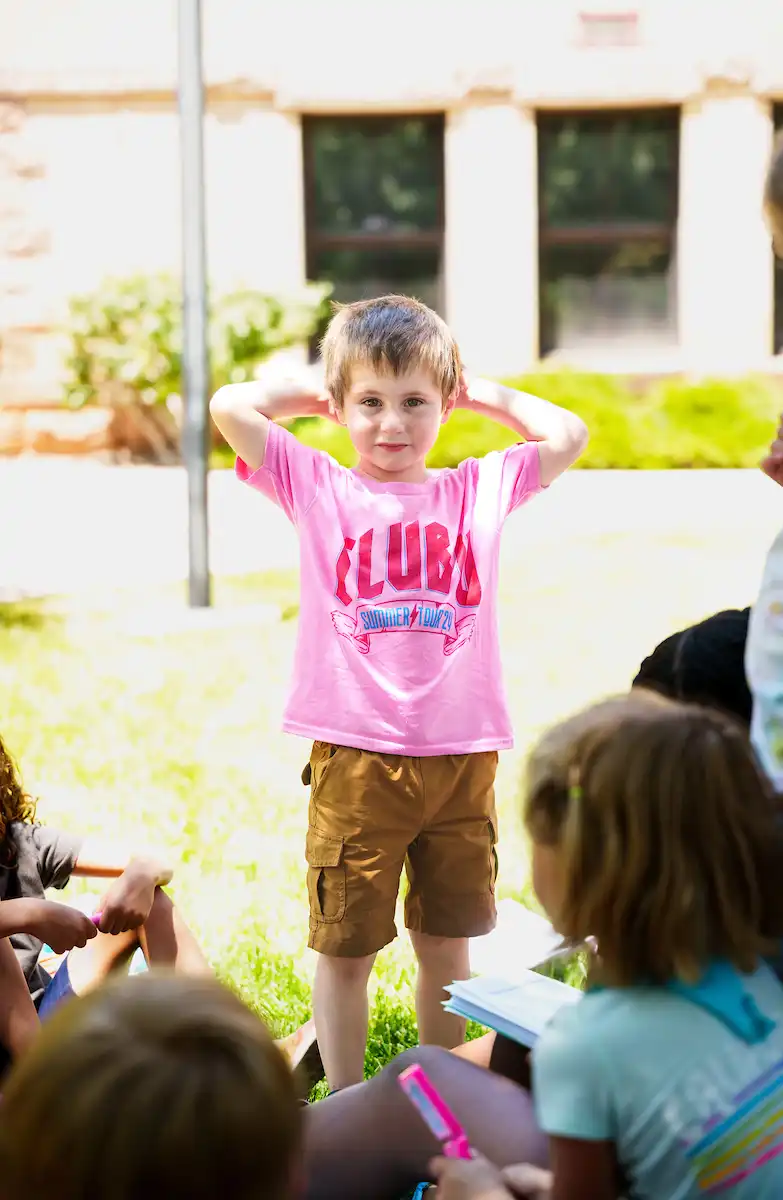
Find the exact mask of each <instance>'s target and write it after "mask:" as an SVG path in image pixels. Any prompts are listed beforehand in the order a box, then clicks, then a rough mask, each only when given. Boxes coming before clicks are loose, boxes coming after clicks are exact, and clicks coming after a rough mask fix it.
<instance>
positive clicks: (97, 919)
mask: <svg viewBox="0 0 783 1200" xmlns="http://www.w3.org/2000/svg"><path fill="white" fill-rule="evenodd" d="M102 916H103V913H102V912H99V913H93V914H92V916H91V917H90V920H91V921H92V923H93V925H94V926H95V928H96V929H97V928H98V926H99V925H100V923H101V917H102Z"/></svg>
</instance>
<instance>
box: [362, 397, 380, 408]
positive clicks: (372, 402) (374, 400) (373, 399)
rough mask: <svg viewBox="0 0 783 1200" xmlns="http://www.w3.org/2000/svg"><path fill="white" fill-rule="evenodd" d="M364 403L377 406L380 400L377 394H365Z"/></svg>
mask: <svg viewBox="0 0 783 1200" xmlns="http://www.w3.org/2000/svg"><path fill="white" fill-rule="evenodd" d="M362 404H366V405H367V407H368V408H377V407H378V405H379V404H380V400H379V399H378V397H377V396H365V397H364V399H363V400H362Z"/></svg>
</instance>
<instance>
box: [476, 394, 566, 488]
mask: <svg viewBox="0 0 783 1200" xmlns="http://www.w3.org/2000/svg"><path fill="white" fill-rule="evenodd" d="M457 407H458V408H466V409H468V410H469V411H471V412H476V413H480V414H481V415H482V416H484V417H491V418H492V420H494V421H497V422H498V423H499V424H500V425H506V426H507V427H508V428H509V429H513V431H514V432H515V433H517V434H519V436H520V437H522V438H524V440H525V441H526V442H537V443H538V457H539V462H540V468H541V483H542V486H543V487H548V486H549V484H550V483H552V482H553V480H555V479H557V477H558V475H562V473H563V471H565V470H567V468H568V467H570V466H571V465H572V463H575V462H576V460H577V459H578V458H579V456H580V454H581V453H582V451H583V450H584V448H585V446H586V445H587V440H588V431H587V426H586V425H585V423H584V421H583V420H582V419H581V417H577V416H576V415H575V413H572V412H569V411H568V410H567V409H565V408H559V407H558V405H556V404H550V402H549V401H548V400H542V399H541V397H540V396H532V395H530V393H529V392H517V391H516V390H515V389H514V388H509V387H504V385H503V384H502V383H493V382H491V381H490V380H488V379H471V380H464V379H463V383H462V386H461V388H460V391H459V394H458V396H457Z"/></svg>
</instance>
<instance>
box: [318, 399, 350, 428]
mask: <svg viewBox="0 0 783 1200" xmlns="http://www.w3.org/2000/svg"><path fill="white" fill-rule="evenodd" d="M322 399H323V400H324V401H325V403H326V406H327V408H328V410H329V416H330V417H331V418H332V420H333V421H337V423H338V425H344V424H345V413H344V412H343V406H342V404H338V403H337V401H336V400H335V398H334V396H333V395H332V393H331V392H324V394H323V397H322Z"/></svg>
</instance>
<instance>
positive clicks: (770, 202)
mask: <svg viewBox="0 0 783 1200" xmlns="http://www.w3.org/2000/svg"><path fill="white" fill-rule="evenodd" d="M764 210H765V212H766V214H767V220H768V221H769V227H770V231H771V233H772V245H773V246H774V248H775V253H776V254H777V255H779V256H780V257H781V258H783V131H781V132H780V133H779V134H778V135H777V137H776V138H775V145H774V148H773V151H772V158H771V160H770V164H769V168H768V170H767V179H766V183H765V185H764Z"/></svg>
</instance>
